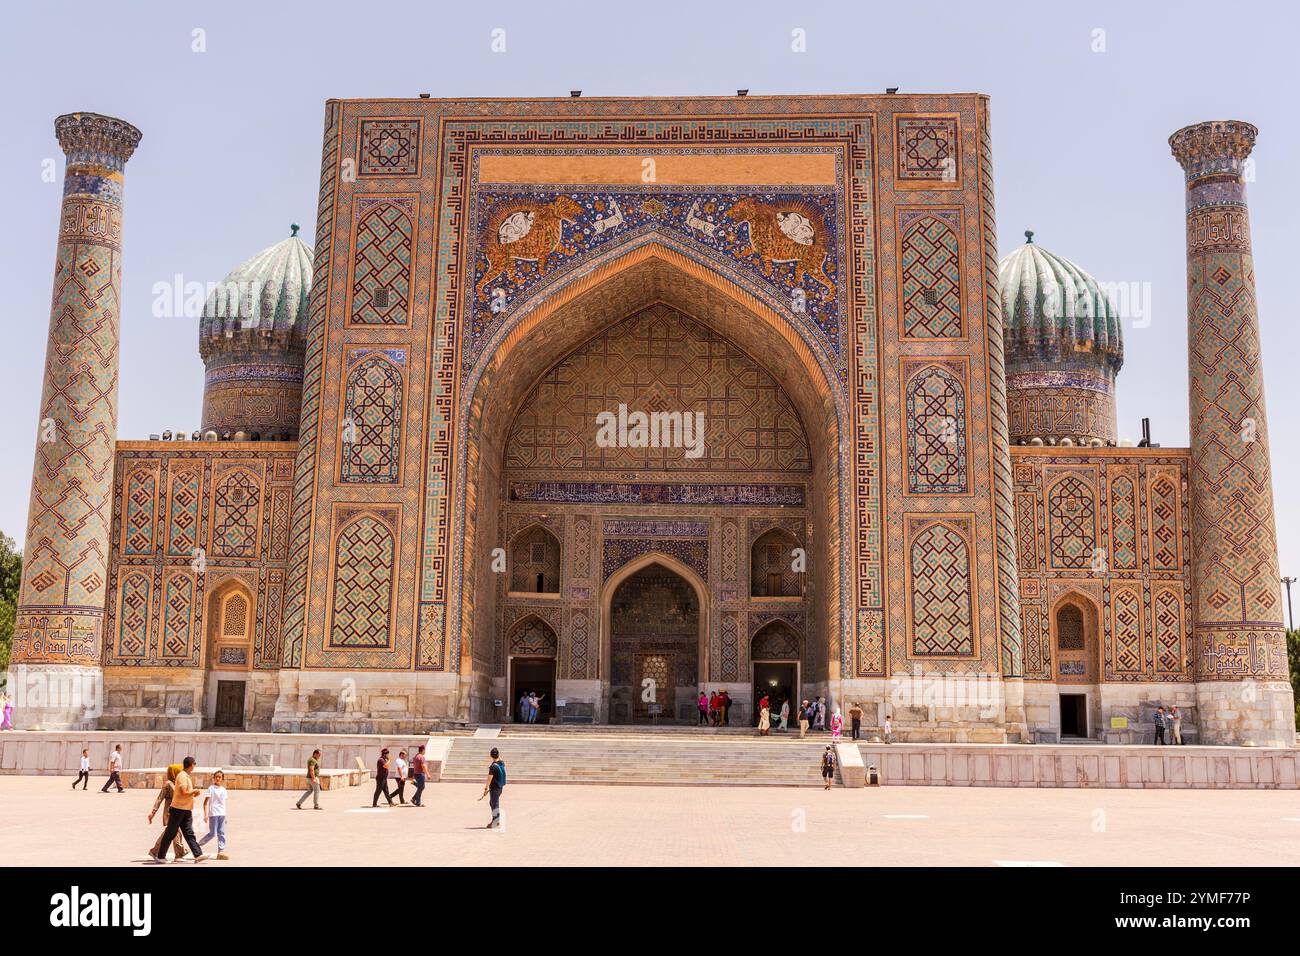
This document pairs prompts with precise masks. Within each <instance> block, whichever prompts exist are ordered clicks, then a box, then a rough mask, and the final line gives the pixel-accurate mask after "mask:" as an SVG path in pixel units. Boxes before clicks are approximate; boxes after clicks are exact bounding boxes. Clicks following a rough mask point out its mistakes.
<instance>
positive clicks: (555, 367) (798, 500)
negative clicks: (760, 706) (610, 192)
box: [467, 273, 835, 724]
mask: <svg viewBox="0 0 1300 956" xmlns="http://www.w3.org/2000/svg"><path fill="white" fill-rule="evenodd" d="M652 277H653V273H650V274H645V273H643V274H642V278H643V279H650V278H652ZM682 281H685V280H682ZM616 285H617V280H612V279H611V280H608V281H607V283H606V284H605V285H602V286H601V287H600V288H601V291H602V294H611V295H612V294H613V292H614V291H616ZM680 293H681V283H680V282H679V283H678V284H677V285H676V286H665V288H664V290H663V294H662V296H661V294H660V293H658V292H652V291H648V290H647V289H646V287H645V285H641V286H640V287H639V288H638V289H636V290H635V293H633V291H632V290H631V288H629V290H628V295H629V299H628V300H627V301H626V302H625V303H624V304H623V305H621V306H620V307H619V308H620V309H625V310H626V311H610V310H602V311H603V313H604V315H605V316H606V319H605V321H604V322H603V323H601V324H599V325H597V324H595V320H596V317H595V316H590V315H588V314H587V310H586V308H585V307H584V308H579V307H578V306H576V305H575V306H574V307H572V308H571V309H568V310H565V312H564V313H563V315H562V316H557V317H556V322H555V324H554V325H553V326H549V328H552V329H554V330H561V329H563V330H565V332H566V334H567V333H568V331H569V330H572V329H574V328H575V327H576V326H578V325H579V324H581V323H587V322H590V323H591V331H590V332H589V333H588V334H587V336H586V337H585V338H583V339H581V340H579V341H577V342H575V343H574V344H573V345H572V346H570V347H569V348H568V349H567V350H566V351H564V352H562V353H559V354H556V352H549V353H545V354H539V355H536V356H535V358H537V359H541V360H539V361H535V362H534V363H532V364H529V365H527V366H526V367H525V366H524V365H522V364H521V365H520V366H519V367H518V368H517V370H516V371H515V372H514V376H517V377H514V378H512V379H502V381H507V382H508V383H509V386H510V389H509V390H510V394H509V395H506V394H504V392H503V391H502V390H500V389H498V390H496V391H493V392H492V393H491V395H492V400H491V401H490V402H487V403H486V404H485V406H484V414H485V419H486V418H487V417H491V418H492V419H493V421H494V422H495V423H496V424H495V427H494V428H489V427H487V426H486V425H485V434H486V435H488V436H491V440H490V441H487V440H485V443H484V444H483V446H482V449H483V457H482V458H481V459H480V461H481V463H482V471H481V476H482V484H481V485H480V488H482V489H483V492H487V490H488V489H494V490H495V492H496V493H495V495H489V494H487V493H482V492H481V493H478V494H476V496H475V501H476V505H475V507H474V508H473V509H472V512H473V516H474V518H475V520H476V521H481V522H485V523H486V524H487V525H488V526H489V527H490V530H489V531H488V534H489V535H490V537H489V540H490V541H491V543H492V548H490V549H476V552H475V553H476V554H481V555H484V556H485V557H484V558H483V559H482V561H483V563H482V564H481V565H480V566H479V567H480V570H479V571H478V577H477V581H478V585H477V588H476V593H477V595H478V598H477V599H476V600H475V602H474V616H475V620H476V621H478V622H479V626H480V627H482V628H483V629H484V633H483V634H482V640H479V641H476V643H475V653H476V655H478V659H479V660H484V659H485V658H486V657H487V654H488V653H490V654H491V664H490V666H491V667H492V671H491V673H492V678H493V693H492V696H493V698H499V697H501V696H505V695H507V694H508V695H509V696H510V698H511V699H512V700H513V699H514V698H516V697H517V696H518V693H517V691H516V690H515V687H516V685H518V684H519V682H520V680H521V679H522V678H521V676H520V674H519V673H518V666H517V665H516V664H515V661H516V660H517V659H518V658H519V656H520V652H519V651H518V650H516V649H515V648H514V646H513V643H514V642H513V640H512V635H514V634H515V633H516V631H517V629H518V628H519V627H521V626H522V622H526V621H532V622H538V623H539V624H544V625H545V627H546V628H547V629H548V630H549V632H551V633H553V634H554V635H555V638H556V652H555V655H554V658H553V660H554V667H555V670H554V698H553V699H554V705H555V710H554V718H555V719H556V720H558V721H560V722H564V723H578V722H584V723H585V722H608V723H613V724H633V723H643V724H646V723H652V722H653V723H691V724H693V723H696V722H697V719H698V713H697V699H698V696H699V693H700V691H701V690H704V691H705V692H712V691H721V690H724V689H725V690H726V691H727V693H728V696H729V698H730V701H731V703H732V707H731V711H730V720H731V723H733V724H738V723H743V722H744V721H746V720H748V719H749V718H750V716H751V713H750V712H751V710H752V706H751V693H750V691H751V689H752V686H753V678H754V675H753V670H752V666H751V653H750V650H751V638H752V637H753V635H754V634H755V633H757V632H758V631H762V630H764V629H765V628H768V626H769V625H770V624H771V623H772V622H773V621H779V622H781V624H782V627H784V628H786V629H787V631H788V633H792V634H794V635H795V637H794V639H793V641H791V642H789V643H792V644H793V645H794V646H796V647H798V648H802V647H804V646H809V647H811V648H814V650H813V651H812V652H811V653H810V655H809V657H808V658H807V659H806V660H800V659H799V657H798V653H797V651H796V652H794V656H790V655H788V654H787V655H786V656H784V657H777V658H769V660H776V661H781V662H784V663H786V664H796V666H794V667H793V668H792V667H790V666H787V667H785V668H784V669H783V670H782V672H781V673H782V677H781V680H782V681H783V683H782V686H786V685H789V692H790V693H795V692H797V686H798V685H799V684H800V682H802V683H803V684H805V685H817V684H819V683H821V684H822V686H824V682H825V681H826V672H827V667H828V660H829V657H828V645H827V643H826V642H825V641H820V640H817V639H816V638H815V637H813V638H812V639H811V640H810V639H809V638H810V636H812V635H816V634H826V633H828V631H829V608H830V607H831V603H830V602H829V601H828V600H826V596H827V595H828V587H827V584H826V582H825V581H824V577H823V576H824V575H826V574H827V573H828V571H829V569H830V568H831V567H832V565H831V564H830V563H829V562H828V561H826V560H825V543H826V542H827V541H828V540H829V539H830V535H829V532H827V531H825V530H819V524H820V523H821V522H824V521H826V520H827V516H826V509H827V507H828V506H829V505H833V503H834V500H835V499H834V496H833V495H831V494H829V493H828V492H827V490H826V487H825V481H826V474H827V473H826V471H825V470H821V471H819V462H821V461H823V459H824V458H825V452H826V447H827V443H826V442H822V443H821V444H819V445H818V446H817V447H816V448H815V449H814V448H813V447H812V445H811V443H810V441H809V432H808V429H807V427H806V426H805V418H804V415H803V414H801V411H802V407H803V405H804V404H806V405H808V406H809V408H810V409H812V410H814V411H815V412H816V414H818V415H826V414H830V413H831V412H832V409H831V408H830V406H827V405H824V404H822V405H817V404H814V399H815V397H814V396H813V395H812V394H811V393H812V388H813V386H812V385H811V384H810V383H809V381H808V380H807V379H806V378H805V377H800V375H799V374H795V373H791V372H787V373H786V374H784V375H782V376H781V377H780V378H778V377H777V376H776V375H775V374H774V372H773V371H770V370H769V369H768V367H766V361H771V360H772V359H773V358H774V357H779V356H782V353H781V352H779V351H774V350H773V349H772V348H765V349H763V350H762V353H761V354H762V359H760V358H759V357H758V356H756V355H755V354H754V353H751V352H749V351H747V350H746V349H744V348H742V347H741V346H740V345H739V344H737V342H736V341H735V340H733V338H732V335H737V336H742V337H743V336H744V335H746V334H749V333H750V332H752V331H753V330H754V328H755V327H756V325H755V323H757V322H758V320H757V319H756V318H754V317H753V316H744V317H742V316H738V315H731V314H729V313H727V312H725V311H723V310H722V309H720V308H717V307H713V304H712V303H710V304H709V305H710V306H711V307H709V308H704V309H702V310H701V311H702V312H703V313H704V315H703V316H702V317H700V318H697V317H696V316H694V315H687V314H685V312H683V311H681V310H680V309H678V308H675V307H673V306H671V305H668V304H667V303H666V302H664V301H663V299H664V298H665V297H667V296H668V295H670V294H680ZM633 294H635V296H636V298H631V296H632V295H633ZM642 296H648V297H649V301H648V302H647V301H646V300H645V299H644V298H641V297H642ZM637 299H640V303H638V302H637ZM601 301H606V300H605V299H603V298H602V300H601ZM710 319H711V320H713V321H714V322H716V325H715V324H711V322H710V321H709V320H710ZM557 334H558V333H557ZM537 341H540V340H538V339H532V340H530V342H537ZM520 348H521V349H524V346H522V345H521V346H520ZM557 351H558V350H557ZM520 361H521V362H522V361H523V360H522V358H521V359H520ZM503 374H504V373H503ZM524 382H530V383H531V384H529V385H527V386H526V387H525V386H524V385H523V383H524ZM516 383H518V384H516ZM516 389H517V390H516ZM516 396H517V397H516ZM507 411H508V413H509V417H507V416H506V412H507ZM498 415H499V416H500V417H499V418H497V417H496V416H498ZM813 420H814V421H818V423H819V424H818V427H819V434H824V433H825V432H826V428H825V423H824V422H822V421H820V419H817V418H815V419H813ZM467 517H468V514H467ZM493 553H495V554H496V555H498V556H499V558H498V559H491V560H490V559H488V558H487V557H486V556H487V555H490V554H493ZM769 630H770V628H769ZM783 633H784V632H783ZM783 653H784V649H783ZM484 663H486V661H485V660H484ZM530 679H532V680H533V681H534V682H537V681H538V679H539V678H538V677H536V676H534V677H532V678H530Z"/></svg>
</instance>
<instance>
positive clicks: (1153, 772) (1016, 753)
mask: <svg viewBox="0 0 1300 956" xmlns="http://www.w3.org/2000/svg"><path fill="white" fill-rule="evenodd" d="M859 749H860V751H861V753H862V760H863V763H864V764H866V767H867V779H868V781H870V779H871V768H873V767H874V768H876V770H877V772H878V775H879V780H880V783H881V784H882V785H886V786H912V787H1066V788H1070V787H1119V788H1125V789H1177V790H1184V789H1187V790H1193V789H1205V790H1295V789H1297V778H1298V777H1300V773H1298V771H1300V750H1296V749H1290V750H1264V749H1259V750H1246V749H1232V750H1228V749H1224V748H1219V747H1190V746H1189V747H1096V746H1088V745H1086V744H1085V745H1075V744H1067V745H1064V746H1057V747H1050V746H1049V747H1044V746H1014V747H964V748H958V747H931V746H923V745H922V746H908V745H905V744H904V745H899V746H885V745H883V744H882V745H870V744H864V745H862V746H861V747H860V748H859Z"/></svg>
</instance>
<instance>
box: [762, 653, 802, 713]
mask: <svg viewBox="0 0 1300 956" xmlns="http://www.w3.org/2000/svg"><path fill="white" fill-rule="evenodd" d="M797 681H798V665H797V664H795V663H794V662H793V661H790V662H784V661H755V662H754V717H753V720H752V721H751V723H752V725H753V726H755V727H757V726H758V711H759V706H758V704H759V701H761V700H762V699H763V697H764V695H766V696H767V706H768V713H769V715H770V717H771V721H772V726H773V727H778V726H780V724H781V704H782V702H784V701H789V702H790V720H791V721H792V722H793V724H794V725H795V726H797V725H798V713H799V701H798V700H796V699H795V694H796V693H797V688H796V683H797ZM787 726H790V724H787Z"/></svg>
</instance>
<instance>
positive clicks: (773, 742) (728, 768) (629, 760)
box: [442, 725, 839, 787]
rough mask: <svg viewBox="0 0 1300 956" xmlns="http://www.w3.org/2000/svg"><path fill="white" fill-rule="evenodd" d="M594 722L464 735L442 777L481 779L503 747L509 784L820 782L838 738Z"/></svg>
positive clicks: (795, 784)
mask: <svg viewBox="0 0 1300 956" xmlns="http://www.w3.org/2000/svg"><path fill="white" fill-rule="evenodd" d="M586 729H587V730H588V732H587V733H574V732H571V731H568V730H565V731H562V732H557V731H556V728H554V727H547V728H541V727H537V728H528V729H522V730H521V729H516V728H514V727H511V726H508V725H507V726H506V727H504V728H502V734H501V736H499V737H456V738H454V739H453V740H452V743H451V753H450V754H449V755H448V758H447V762H446V763H445V764H444V765H443V770H442V780H443V782H474V783H481V782H482V781H483V780H484V778H485V777H486V776H487V767H488V764H489V763H490V762H491V759H492V758H491V757H490V756H489V752H490V751H491V750H492V748H493V747H497V748H498V749H499V750H500V751H501V756H502V757H503V758H504V759H505V762H506V772H507V776H508V782H509V783H587V784H592V783H595V784H642V785H650V786H672V785H689V786H708V785H717V786H748V787H764V786H769V787H810V786H811V787H819V786H821V785H822V779H821V769H820V767H821V764H820V760H821V753H822V751H823V750H824V749H825V747H826V744H827V743H829V742H830V741H829V735H827V736H826V737H825V738H824V739H823V738H820V737H819V738H818V739H806V740H803V741H800V740H798V739H783V738H780V737H755V736H754V735H753V731H752V730H748V729H747V728H732V729H733V730H734V731H735V732H734V733H727V732H719V733H716V734H712V733H708V732H706V731H705V730H704V729H703V728H701V731H700V732H699V733H678V732H665V731H666V730H668V728H653V729H652V728H642V727H637V728H629V727H603V728H600V729H598V730H594V731H593V729H592V728H586ZM682 729H685V728H682ZM723 730H724V731H725V729H723ZM620 731H621V732H620ZM836 783H839V773H838V769H837V772H836Z"/></svg>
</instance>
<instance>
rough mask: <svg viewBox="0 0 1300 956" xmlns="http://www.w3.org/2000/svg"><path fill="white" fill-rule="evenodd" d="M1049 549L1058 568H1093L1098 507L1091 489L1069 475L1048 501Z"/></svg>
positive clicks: (1059, 484) (1054, 487)
mask: <svg viewBox="0 0 1300 956" xmlns="http://www.w3.org/2000/svg"><path fill="white" fill-rule="evenodd" d="M1047 520H1048V528H1049V538H1048V547H1049V553H1050V554H1051V563H1052V566H1053V567H1057V568H1072V569H1079V570H1082V569H1087V568H1091V567H1092V566H1093V554H1094V551H1095V549H1096V547H1097V518H1096V504H1095V502H1094V501H1093V494H1092V490H1091V489H1090V488H1089V487H1088V486H1087V485H1085V484H1084V483H1083V482H1082V481H1080V480H1079V479H1078V478H1076V477H1074V476H1073V475H1069V476H1067V477H1065V478H1063V479H1061V480H1060V481H1058V482H1057V483H1056V484H1055V485H1054V486H1053V487H1052V490H1051V493H1050V494H1049V495H1048V498H1047Z"/></svg>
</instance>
